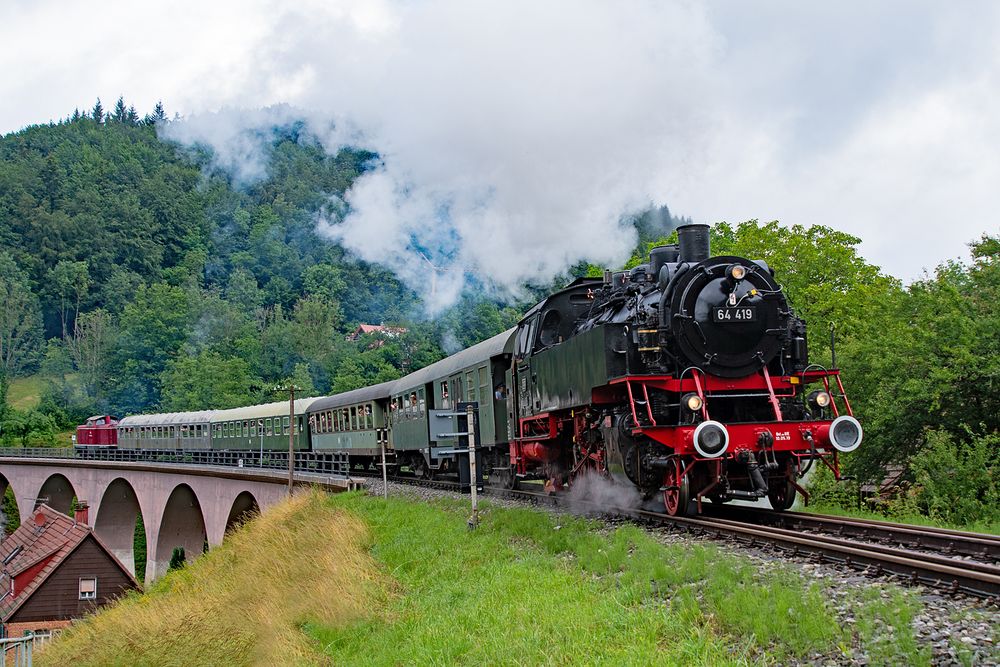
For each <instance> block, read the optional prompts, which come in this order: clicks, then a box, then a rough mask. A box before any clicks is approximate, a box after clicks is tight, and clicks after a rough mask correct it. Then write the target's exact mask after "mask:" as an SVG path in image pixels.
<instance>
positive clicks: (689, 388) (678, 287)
mask: <svg viewBox="0 0 1000 667" xmlns="http://www.w3.org/2000/svg"><path fill="white" fill-rule="evenodd" d="M678 241H679V242H678V244H677V245H671V246H661V247H658V248H654V249H653V250H652V252H651V254H650V258H649V262H648V263H647V264H643V265H640V266H637V267H635V268H633V269H632V270H631V271H629V272H627V273H626V272H621V273H606V274H605V276H604V279H603V280H591V279H581V280H577V281H576V282H575V283H573V284H571V285H570V286H569V287H567V288H566V289H564V290H562V291H560V292H558V293H556V294H553V295H551V296H550V297H549V298H547V299H546V300H545V301H543V302H542V303H540V304H538V305H537V306H535V307H534V308H533V309H531V311H529V312H528V313H527V315H526V316H525V318H524V319H523V320H522V322H521V323H520V324H519V326H518V329H517V334H516V339H517V342H516V349H515V353H514V355H513V364H512V373H513V374H514V375H515V377H514V378H513V379H514V381H515V382H514V389H515V395H514V399H513V405H512V414H513V415H516V420H515V425H516V429H515V432H514V433H513V434H512V435H513V437H512V438H511V442H510V460H511V465H512V466H513V469H514V473H515V475H525V474H530V473H531V472H533V471H534V472H538V471H540V472H541V474H543V475H545V476H547V477H548V478H549V479H551V480H552V481H553V482H554V483H555V484H558V483H559V482H560V481H563V480H566V479H567V478H568V479H572V478H573V477H575V476H576V475H579V474H580V473H581V472H583V471H592V472H597V473H599V474H605V475H611V476H613V477H616V478H618V479H620V480H622V481H627V482H628V483H631V484H634V485H635V486H637V487H638V488H639V489H641V490H642V491H643V492H644V493H645V494H647V495H648V494H652V493H655V492H657V491H662V493H663V499H664V504H665V506H666V509H667V512H668V513H670V514H680V513H684V512H686V511H687V510H688V507H689V503H690V502H691V501H695V503H696V504H697V507H698V510H699V511H700V510H701V503H702V500H703V499H704V498H706V497H707V498H709V499H710V500H711V501H712V502H713V503H724V502H726V501H729V500H732V499H743V500H756V499H759V498H764V497H767V498H768V499H769V501H770V503H771V506H772V507H774V509H776V510H784V509H787V508H789V507H791V505H792V503H793V502H794V499H795V495H796V493H797V492H802V493H805V490H804V489H803V488H802V487H801V486H800V485H799V483H798V479H799V478H800V476H801V475H802V474H803V472H804V471H805V469H806V468H807V467H808V466H810V465H811V464H812V462H813V461H821V462H822V463H824V464H826V465H828V466H830V467H831V469H833V471H834V472H835V474H837V476H838V477H839V461H838V457H839V453H840V452H850V451H853V450H854V449H856V448H857V447H858V446H859V445H860V444H861V440H862V435H863V432H862V428H861V425H860V424H859V423H858V421H857V420H856V419H855V418H854V416H853V413H852V411H851V406H850V403H849V401H848V399H847V395H846V392H845V391H844V387H843V384H842V382H841V379H840V373H839V370H836V369H825V368H821V367H819V366H816V365H810V364H809V363H808V358H807V356H808V352H807V345H806V327H805V323H804V322H803V321H802V320H801V319H799V318H797V317H796V316H795V315H794V313H793V311H792V309H791V307H790V306H789V304H788V301H787V299H786V297H785V294H784V293H783V291H782V288H781V286H780V285H779V284H778V283H777V282H776V281H775V278H774V275H773V271H772V270H771V269H770V268H769V267H768V265H767V264H766V263H765V262H763V261H760V260H748V259H745V258H742V257H734V256H716V257H712V256H711V252H710V245H709V244H710V241H709V230H708V227H707V225H687V226H684V227H681V228H679V229H678ZM810 387H815V388H813V389H811V390H810ZM838 400H839V403H840V404H839V405H838Z"/></svg>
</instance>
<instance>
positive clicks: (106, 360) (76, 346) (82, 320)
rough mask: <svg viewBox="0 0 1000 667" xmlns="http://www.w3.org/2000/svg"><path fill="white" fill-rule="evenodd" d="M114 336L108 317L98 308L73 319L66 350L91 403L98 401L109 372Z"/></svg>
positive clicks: (112, 325) (113, 328)
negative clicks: (73, 324)
mask: <svg viewBox="0 0 1000 667" xmlns="http://www.w3.org/2000/svg"><path fill="white" fill-rule="evenodd" d="M116 335H117V332H116V330H115V327H114V323H113V321H112V319H111V315H110V314H109V313H108V312H107V311H105V310H103V309H101V308H98V309H97V310H94V311H91V312H89V313H85V314H83V315H81V316H79V317H78V318H77V319H76V323H75V327H74V331H73V338H72V340H71V341H70V349H71V351H72V354H73V360H74V361H75V362H76V367H77V369H78V370H79V371H80V375H81V377H82V380H83V386H84V391H85V392H86V393H87V394H88V395H89V396H91V397H93V398H94V399H95V400H99V399H100V397H101V394H102V390H103V388H104V384H105V381H106V379H107V377H108V373H109V371H110V365H111V354H112V351H113V349H114V345H115V337H116Z"/></svg>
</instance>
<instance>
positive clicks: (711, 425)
mask: <svg viewBox="0 0 1000 667" xmlns="http://www.w3.org/2000/svg"><path fill="white" fill-rule="evenodd" d="M728 448H729V431H727V430H726V427H725V426H723V425H722V424H720V423H719V422H717V421H713V420H711V419H710V420H708V421H707V422H702V423H700V424H698V428H696V429H695V430H694V449H695V451H697V452H698V453H699V454H700V455H701V456H703V457H705V458H706V459H714V458H718V457H720V456H722V455H723V454H725V453H726V449H728Z"/></svg>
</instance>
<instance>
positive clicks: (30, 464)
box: [0, 457, 355, 585]
mask: <svg viewBox="0 0 1000 667" xmlns="http://www.w3.org/2000/svg"><path fill="white" fill-rule="evenodd" d="M295 483H296V484H299V485H311V484H315V485H319V486H321V487H324V488H326V489H328V490H332V491H343V490H347V489H350V488H354V486H355V483H354V482H353V481H352V480H350V479H346V478H344V477H333V476H329V475H322V474H315V473H303V472H296V473H295ZM8 486H9V487H10V488H11V489H12V491H13V493H14V497H15V499H16V500H17V507H18V512H19V513H20V518H21V522H22V523H24V522H26V521H28V520H29V517H30V516H31V514H32V512H33V511H34V509H35V507H36V506H37V505H38V504H39V503H40V502H45V503H46V504H47V505H49V506H50V507H52V508H53V509H56V510H58V511H60V512H63V513H65V514H71V511H70V508H71V504H72V501H73V498H76V499H78V500H79V501H85V502H86V503H87V504H88V505H89V509H88V514H89V516H88V523H89V524H90V525H91V526H93V528H94V531H95V532H96V533H97V535H98V537H100V538H101V540H102V541H103V542H104V543H105V544H106V545H107V546H108V547H109V548H110V549H111V550H112V551H113V552H114V554H115V556H117V557H118V559H119V560H120V561H121V562H122V563H123V564H124V565H125V566H126V567H128V568H129V569H130V570H131V571H132V572H133V573H134V572H135V554H134V552H133V540H134V531H135V526H136V518H137V517H139V516H141V517H142V521H143V524H144V526H145V529H146V554H147V555H146V584H147V585H148V584H150V583H152V582H153V581H154V580H155V579H156V578H158V577H160V576H162V575H163V574H165V573H166V571H167V566H168V564H169V562H170V556H171V554H172V552H173V550H174V548H175V547H184V551H185V554H186V556H187V558H188V560H192V559H194V558H195V557H197V556H198V555H199V554H201V553H202V552H203V550H204V545H205V544H206V543H207V544H208V545H209V546H210V547H214V546H217V545H219V544H221V543H222V539H223V537H224V536H225V534H226V531H227V530H228V529H229V528H231V527H233V526H234V525H236V524H238V523H239V522H240V521H242V520H243V519H244V518H245V517H247V516H248V515H249V514H250V513H253V512H258V511H261V510H264V509H266V508H267V507H270V506H271V505H274V504H275V503H277V502H279V501H280V500H282V499H283V498H285V497H287V495H288V475H287V473H285V472H281V471H277V470H263V469H253V468H234V467H225V466H197V465H191V464H178V463H151V462H123V461H93V460H77V459H37V458H24V459H18V458H10V457H3V458H0V497H2V496H3V494H4V493H5V492H6V490H7V487H8Z"/></svg>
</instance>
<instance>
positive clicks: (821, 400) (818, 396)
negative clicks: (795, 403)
mask: <svg viewBox="0 0 1000 667" xmlns="http://www.w3.org/2000/svg"><path fill="white" fill-rule="evenodd" d="M809 405H810V406H811V407H812V408H813V409H817V408H818V409H822V408H825V407H827V406H828V405H830V394H828V393H826V392H825V391H814V392H813V393H811V394H809Z"/></svg>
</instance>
